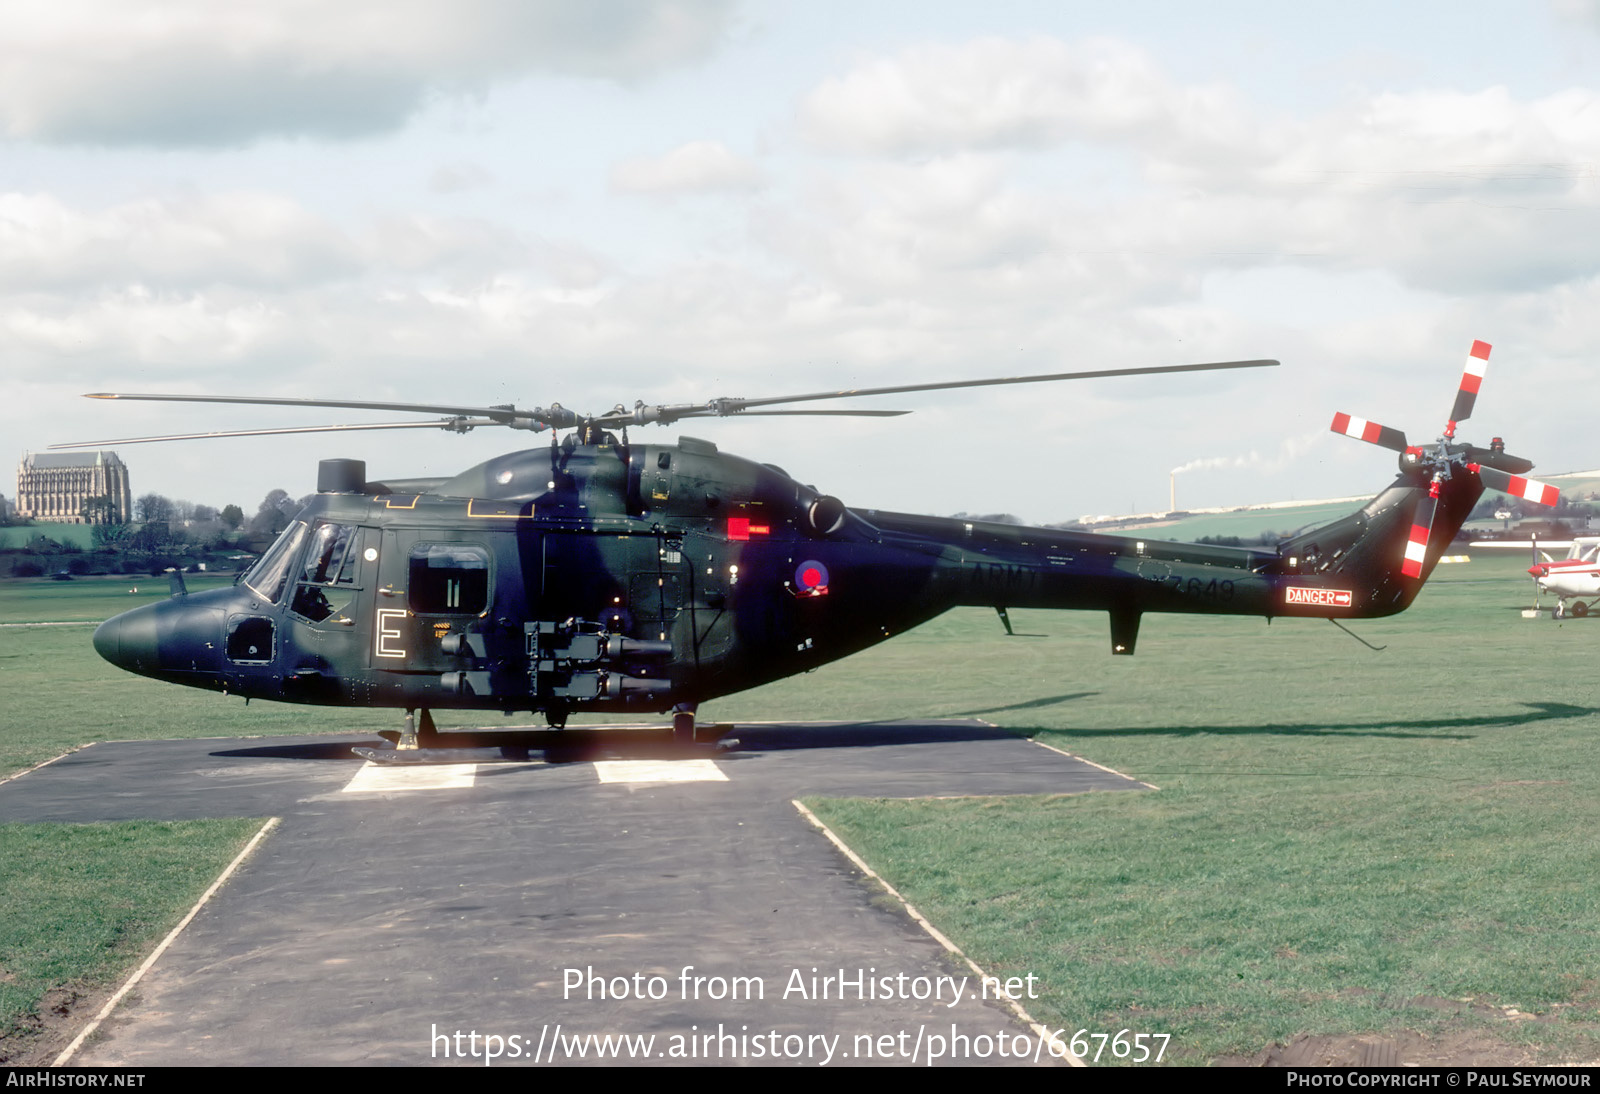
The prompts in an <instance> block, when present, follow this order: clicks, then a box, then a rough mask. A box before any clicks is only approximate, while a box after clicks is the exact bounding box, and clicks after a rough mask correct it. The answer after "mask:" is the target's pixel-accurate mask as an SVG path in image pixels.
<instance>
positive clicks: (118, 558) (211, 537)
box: [0, 490, 310, 577]
mask: <svg viewBox="0 0 1600 1094" xmlns="http://www.w3.org/2000/svg"><path fill="white" fill-rule="evenodd" d="M309 500H310V495H307V496H306V497H302V498H298V499H297V498H294V497H292V496H290V494H289V492H288V491H287V490H273V491H272V492H271V493H269V494H268V495H267V496H266V497H265V498H263V499H262V501H261V504H260V505H259V506H257V507H256V512H255V515H253V516H251V517H249V518H248V519H247V518H246V517H245V513H244V510H243V509H241V508H240V507H239V506H237V505H225V506H223V507H222V508H220V509H218V508H216V507H214V506H209V505H198V504H195V503H193V502H190V501H186V500H184V499H181V498H180V499H173V498H168V497H166V496H164V495H161V494H144V495H141V496H140V497H139V498H137V499H135V501H134V503H133V513H132V514H130V516H131V518H132V519H130V520H122V519H118V518H120V517H121V516H122V514H120V513H117V512H116V508H115V506H114V505H112V504H111V502H110V500H109V499H106V498H90V499H89V500H88V501H86V502H85V503H84V506H83V510H82V515H83V517H84V519H85V520H87V521H90V522H91V523H89V524H88V525H87V528H88V532H89V540H90V542H89V544H88V545H87V546H85V545H84V544H83V543H82V542H81V532H80V531H79V530H80V529H82V528H84V527H85V525H68V526H63V525H60V524H56V523H52V522H47V521H37V522H32V521H23V522H20V523H23V524H25V525H27V526H28V527H30V528H31V529H32V530H33V534H32V535H30V536H29V537H28V539H27V541H26V542H25V543H22V544H19V545H16V546H10V547H7V548H5V549H3V550H0V577H43V576H46V575H60V576H72V577H78V576H87V575H93V574H121V573H130V574H131V573H147V574H159V573H163V572H165V571H166V570H171V569H178V570H197V569H205V570H212V571H222V572H230V571H233V570H237V569H240V568H242V567H243V566H246V565H248V564H249V563H250V562H252V561H254V559H255V556H256V555H258V554H260V553H261V552H262V551H264V550H265V549H266V548H267V546H268V545H269V544H271V543H272V541H273V540H274V539H276V538H277V536H278V533H280V532H282V531H283V530H284V529H285V528H287V527H288V526H289V522H290V521H291V520H293V519H294V515H295V514H296V513H297V512H299V511H300V509H301V508H302V507H303V506H304V505H305V503H306V502H307V501H309ZM13 523H17V522H13ZM67 527H70V528H72V529H73V530H74V531H73V533H72V534H69V533H67V532H66V531H65V530H64V529H65V528H67Z"/></svg>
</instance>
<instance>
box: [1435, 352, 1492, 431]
mask: <svg viewBox="0 0 1600 1094" xmlns="http://www.w3.org/2000/svg"><path fill="white" fill-rule="evenodd" d="M1489 349H1490V347H1489V343H1487V342H1473V343H1472V349H1470V350H1468V351H1467V367H1466V369H1465V370H1464V371H1463V372H1462V373H1461V388H1460V390H1458V391H1457V392H1456V401H1455V405H1454V406H1452V407H1451V408H1450V421H1449V422H1448V423H1447V424H1446V425H1445V427H1444V435H1445V436H1446V437H1454V436H1455V435H1456V423H1458V422H1464V421H1466V420H1467V419H1468V418H1470V417H1472V404H1473V403H1475V402H1477V401H1478V388H1479V387H1480V386H1482V384H1483V374H1484V371H1485V370H1487V369H1488V367H1489Z"/></svg>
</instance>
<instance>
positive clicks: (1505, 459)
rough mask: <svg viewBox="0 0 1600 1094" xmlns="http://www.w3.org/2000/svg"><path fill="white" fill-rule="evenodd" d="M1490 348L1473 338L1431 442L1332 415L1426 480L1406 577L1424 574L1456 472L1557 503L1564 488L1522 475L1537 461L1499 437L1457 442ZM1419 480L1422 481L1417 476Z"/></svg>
mask: <svg viewBox="0 0 1600 1094" xmlns="http://www.w3.org/2000/svg"><path fill="white" fill-rule="evenodd" d="M1489 350H1490V346H1489V343H1487V342H1479V341H1475V342H1473V343H1472V348H1471V349H1470V350H1468V352H1467V362H1466V367H1465V369H1464V370H1463V371H1462V374H1461V384H1460V386H1459V387H1458V388H1457V390H1456V398H1455V402H1454V403H1453V404H1452V405H1451V407H1450V417H1449V419H1448V420H1447V421H1446V422H1445V426H1444V433H1443V435H1442V436H1441V437H1440V438H1439V439H1438V440H1437V441H1436V442H1435V443H1433V444H1430V445H1421V446H1418V445H1410V444H1407V443H1406V435H1405V434H1404V433H1403V432H1401V431H1400V430H1398V429H1393V428H1391V427H1389V426H1385V425H1379V424H1378V423H1377V422H1372V421H1368V420H1366V419H1365V418H1357V417H1354V416H1352V415H1349V414H1342V413H1341V414H1335V415H1334V416H1333V424H1332V426H1331V427H1330V428H1331V429H1332V431H1333V432H1335V433H1339V434H1342V435H1344V436H1346V437H1354V438H1355V439H1356V440H1359V441H1365V442H1367V443H1368V444H1375V445H1377V446H1378V447H1380V448H1387V449H1389V450H1390V451H1393V452H1399V453H1400V470H1401V472H1402V473H1403V474H1408V475H1416V476H1419V477H1420V478H1422V479H1424V480H1425V481H1426V482H1427V493H1425V494H1423V495H1422V496H1421V497H1420V498H1418V500H1417V504H1416V508H1415V509H1414V510H1413V512H1412V516H1411V530H1410V533H1409V535H1408V536H1407V538H1406V542H1405V546H1404V550H1403V556H1402V559H1401V564H1400V573H1401V575H1402V576H1404V577H1408V578H1415V579H1419V580H1420V579H1421V578H1422V577H1423V576H1424V571H1425V570H1426V568H1427V561H1428V557H1429V552H1430V548H1432V546H1433V526H1434V519H1435V517H1436V516H1437V515H1438V512H1439V499H1440V496H1441V494H1442V493H1443V492H1444V489H1445V486H1446V484H1447V483H1448V482H1449V481H1450V479H1451V478H1452V476H1454V475H1457V474H1470V475H1476V476H1477V477H1478V480H1479V481H1480V482H1481V483H1482V485H1483V486H1485V487H1488V488H1490V489H1494V490H1500V491H1503V492H1505V493H1507V494H1510V495H1512V496H1514V497H1517V498H1520V499H1522V500H1524V501H1532V502H1537V503H1538V504H1540V505H1555V504H1556V502H1557V501H1559V500H1560V496H1561V495H1560V492H1559V491H1557V490H1556V488H1555V487H1553V486H1550V485H1548V484H1547V483H1542V482H1539V481H1537V480H1535V479H1529V478H1525V477H1523V476H1522V474H1521V472H1524V471H1527V470H1529V469H1531V468H1532V467H1533V464H1532V463H1531V462H1529V461H1528V460H1524V459H1521V458H1520V457H1517V456H1511V455H1508V454H1507V453H1506V452H1505V448H1504V446H1503V444H1502V443H1501V442H1500V439H1499V438H1498V437H1496V438H1495V439H1494V441H1493V442H1492V443H1491V445H1490V447H1489V448H1479V447H1477V446H1475V445H1469V444H1458V443H1456V427H1457V426H1458V425H1460V423H1462V422H1464V421H1466V420H1467V419H1468V418H1470V417H1471V416H1472V409H1473V406H1474V404H1475V403H1476V402H1477V399H1478V389H1479V387H1480V386H1482V384H1483V377H1484V373H1485V371H1487V369H1488V365H1489ZM1417 485H1418V486H1421V485H1422V484H1421V483H1420V482H1419V483H1418V484H1417Z"/></svg>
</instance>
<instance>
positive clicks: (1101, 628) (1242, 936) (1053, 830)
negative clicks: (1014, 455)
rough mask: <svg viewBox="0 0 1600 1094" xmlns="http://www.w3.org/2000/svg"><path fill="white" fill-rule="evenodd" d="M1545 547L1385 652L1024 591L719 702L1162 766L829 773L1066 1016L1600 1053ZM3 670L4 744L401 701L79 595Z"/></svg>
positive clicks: (27, 639) (1568, 709) (16, 761)
mask: <svg viewBox="0 0 1600 1094" xmlns="http://www.w3.org/2000/svg"><path fill="white" fill-rule="evenodd" d="M1523 565H1525V564H1524V563H1522V562H1521V561H1520V560H1517V559H1488V560H1483V561H1475V562H1472V563H1470V564H1466V565H1458V566H1445V567H1441V568H1440V571H1439V573H1438V575H1436V577H1435V578H1434V580H1433V582H1432V583H1430V585H1429V587H1428V588H1427V589H1426V590H1425V591H1424V593H1423V594H1422V596H1421V598H1420V599H1419V601H1418V603H1417V605H1416V606H1415V607H1414V608H1413V609H1412V610H1411V611H1410V612H1408V613H1406V614H1404V615H1401V616H1398V617H1395V618H1394V619H1390V620H1377V621H1372V622H1364V623H1356V624H1354V625H1353V629H1354V630H1355V631H1356V632H1357V633H1359V634H1360V635H1361V636H1362V637H1364V638H1366V639H1368V640H1369V641H1372V642H1373V643H1375V644H1378V645H1387V649H1385V650H1383V651H1382V652H1375V651H1373V650H1370V649H1367V648H1365V647H1363V646H1361V645H1359V644H1358V643H1357V642H1355V641H1354V640H1352V639H1351V638H1350V637H1348V636H1347V635H1345V634H1342V633H1340V632H1339V631H1338V630H1337V629H1336V628H1334V627H1332V626H1330V625H1328V624H1326V623H1317V622H1314V621H1303V620H1302V621H1279V622H1277V623H1274V624H1273V625H1271V626H1270V627H1269V626H1267V625H1266V624H1264V623H1263V622H1262V621H1261V620H1248V619H1205V618H1199V617H1195V618H1189V617H1178V616H1165V617H1164V616H1149V617H1146V619H1145V624H1144V629H1143V631H1142V633H1141V635H1140V641H1139V653H1138V655H1137V656H1136V657H1132V658H1112V657H1111V656H1110V655H1109V652H1108V645H1109V642H1108V635H1107V628H1106V621H1105V619H1104V617H1103V616H1100V615H1095V614H1089V613H1075V614H1068V613H1044V612H1038V613H1025V612H1014V613H1012V619H1013V623H1014V625H1015V626H1016V628H1017V630H1018V631H1019V632H1031V633H1029V634H1028V636H1019V637H1016V638H1006V637H1004V636H1003V634H1002V632H1001V628H1000V625H999V623H998V621H997V620H996V619H995V617H994V615H993V613H992V612H983V611H976V610H974V611H961V612H955V613H951V614H949V615H947V616H945V617H943V618H941V619H938V620H935V621H934V622H932V623H930V624H928V625H926V626H924V627H922V628H919V629H918V630H916V631H914V632H912V633H910V634H907V635H903V636H900V637H898V638H896V639H895V640H894V641H892V642H889V643H887V644H885V645H883V646H880V647H878V648H877V649H875V650H872V651H869V652H867V653H866V654H863V655H860V656H858V657H855V658H852V659H849V660H847V661H844V662H841V663H839V664H836V665H832V666H827V667H825V668H823V669H821V670H819V671H817V672H815V673H812V674H808V675H805V676H801V677H796V678H794V679H791V680H787V681H783V682H781V683H779V684H776V685H772V686H770V687H767V688H763V689H760V690H758V691H753V692H749V693H746V694H744V695H740V696H735V697H732V698H730V699H727V700H722V701H719V702H717V703H714V704H710V705H708V706H707V707H706V708H705V709H704V710H703V712H702V713H703V716H704V717H705V718H706V719H716V720H736V719H741V718H751V719H754V718H763V719H771V718H785V717H794V718H848V719H872V718H902V717H924V716H929V717H931V716H942V717H951V716H975V717H983V718H987V719H989V720H991V721H994V722H997V723H999V724H1001V725H1004V726H1007V727H1010V728H1013V729H1015V730H1016V731H1018V732H1020V733H1026V734H1030V735H1033V736H1035V737H1036V738H1037V739H1039V740H1041V741H1046V742H1049V743H1051V744H1053V745H1056V746H1058V747H1061V748H1065V749H1067V750H1070V751H1073V752H1075V753H1078V754H1080V755H1083V756H1085V757H1087V758H1089V759H1092V760H1094V761H1096V762H1098V763H1101V764H1105V765H1107V766H1109V767H1113V768H1115V769H1118V770H1120V771H1124V772H1126V773H1128V774H1131V775H1134V776H1135V777H1137V778H1140V779H1144V780H1147V781H1149V782H1151V783H1154V784H1155V785H1157V786H1158V787H1160V789H1159V790H1158V791H1156V792H1152V793H1119V794H1098V795H1087V796H1082V797H1054V798H1023V799H1004V800H1001V799H974V800H959V801H839V800H833V801H816V802H812V803H810V804H811V805H812V807H813V808H814V809H815V810H816V811H817V812H818V813H819V815H821V816H822V817H823V818H824V819H825V820H826V821H827V822H828V823H829V824H830V825H832V826H834V827H835V829H836V830H837V831H839V833H840V834H841V835H842V836H843V837H844V838H845V840H846V841H847V842H849V843H850V844H851V846H853V847H854V848H856V850H857V851H858V852H860V853H861V854H862V855H863V857H865V858H866V859H867V861H869V862H870V863H872V865H873V866H874V868H875V869H877V870H878V871H879V872H881V873H882V874H883V875H884V876H885V877H886V878H887V879H888V880H889V881H890V882H891V883H893V884H894V885H895V886H896V887H897V888H899V889H900V890H901V892H903V893H904V894H905V895H906V896H907V898H908V899H910V900H911V901H912V902H913V903H914V904H916V905H917V906H918V908H919V909H920V910H921V911H922V912H923V913H924V914H925V915H927V916H928V917H929V918H930V919H932V920H933V921H934V922H935V923H936V924H938V925H939V927H940V928H941V929H942V930H944V931H945V932H946V933H947V934H949V935H950V936H951V937H952V938H954V939H955V940H956V941H957V943H958V944H960V945H961V946H962V947H963V948H964V949H966V950H967V952H968V953H969V954H971V955H972V956H973V958H974V959H975V960H977V961H978V962H979V963H980V964H981V965H984V966H985V967H986V968H989V969H991V970H994V971H998V972H1001V973H1003V974H1006V975H1024V974H1027V973H1033V974H1035V975H1036V976H1038V978H1039V982H1040V983H1041V984H1042V985H1043V989H1044V990H1043V992H1042V997H1041V998H1040V999H1038V1000H1036V1001H1032V1002H1030V1003H1029V1007H1030V1009H1031V1010H1032V1011H1033V1013H1034V1014H1035V1016H1036V1017H1038V1018H1040V1019H1041V1020H1043V1021H1045V1022H1046V1023H1047V1024H1049V1025H1050V1026H1051V1027H1052V1028H1058V1027H1059V1028H1065V1029H1066V1030H1067V1031H1068V1034H1069V1035H1070V1034H1071V1033H1072V1032H1074V1031H1076V1030H1079V1029H1088V1030H1089V1031H1090V1032H1094V1031H1104V1032H1109V1033H1115V1032H1117V1031H1118V1030H1123V1029H1129V1030H1132V1031H1133V1032H1152V1033H1168V1034H1170V1035H1171V1037H1172V1041H1171V1048H1170V1051H1169V1055H1168V1059H1169V1060H1175V1061H1177V1062H1191V1063H1195V1062H1205V1061H1207V1060H1211V1059H1215V1058H1218V1057H1231V1056H1244V1057H1249V1056H1253V1055H1255V1054H1256V1053H1258V1052H1259V1051H1261V1050H1262V1049H1263V1048H1265V1047H1266V1046H1268V1045H1270V1044H1273V1043H1285V1042H1287V1041H1288V1040H1289V1039H1290V1038H1292V1037H1293V1036H1295V1035H1296V1034H1299V1033H1313V1034H1332V1035H1360V1034H1366V1033H1377V1034H1391V1035H1392V1034H1397V1033H1400V1032H1402V1031H1416V1032H1418V1033H1421V1034H1423V1035H1426V1036H1427V1037H1429V1038H1431V1039H1433V1040H1435V1041H1437V1042H1440V1043H1445V1042H1449V1041H1451V1039H1456V1040H1458V1041H1460V1040H1464V1041H1466V1042H1469V1043H1471V1044H1472V1045H1474V1046H1477V1047H1478V1049H1480V1050H1482V1051H1486V1052H1491V1053H1498V1054H1499V1058H1501V1059H1504V1060H1507V1061H1509V1060H1511V1059H1513V1058H1516V1057H1519V1056H1527V1057H1529V1058H1536V1059H1541V1060H1546V1061H1552V1060H1574V1059H1584V1060H1593V1059H1597V1058H1600V956H1597V954H1600V880H1597V879H1600V869H1597V866H1600V840H1597V839H1596V838H1595V833H1596V831H1597V830H1600V770H1597V763H1596V760H1595V758H1594V743H1595V741H1594V739H1595V737H1596V735H1597V733H1600V695H1597V688H1596V683H1595V680H1596V673H1595V668H1594V666H1595V663H1596V656H1595V655H1596V652H1597V649H1600V619H1596V618H1591V619H1585V620H1569V621H1567V622H1565V623H1561V624H1558V623H1555V622H1553V621H1551V620H1549V619H1548V618H1546V619H1543V620H1525V619H1522V618H1521V617H1520V615H1519V611H1518V609H1521V608H1524V607H1526V606H1527V605H1528V603H1529V601H1530V599H1531V595H1532V588H1531V582H1530V581H1529V580H1528V578H1527V577H1526V575H1525V574H1524V573H1523ZM90 586H91V583H71V582H63V583H49V582H42V583H37V584H33V585H28V586H24V585H23V584H21V583H14V584H13V585H12V586H11V587H10V588H8V589H6V590H5V591H0V620H5V621H11V622H16V621H19V620H21V619H23V618H26V617H29V616H32V617H33V618H53V619H61V618H72V617H73V613H81V614H82V615H84V616H87V617H89V618H95V617H97V614H104V613H105V612H106V611H108V610H109V609H108V608H107V607H106V605H108V604H109V605H112V606H114V607H118V608H120V607H122V606H125V605H128V604H131V602H132V601H133V600H134V599H136V598H134V597H132V596H130V595H129V594H128V593H127V590H126V586H125V585H124V586H123V587H122V588H121V589H120V591H118V589H117V588H115V587H114V586H110V585H107V586H103V587H101V588H100V590H99V591H98V593H97V592H96V590H95V589H93V588H92V587H90ZM164 591H165V589H164V586H161V587H160V588H158V590H157V593H158V595H160V594H162V593H164ZM96 596H99V597H100V598H101V599H100V600H98V601H97V600H96ZM0 671H4V673H5V677H6V679H7V681H8V687H7V705H8V707H9V712H8V717H7V729H6V731H5V733H4V738H5V739H4V740H3V741H0V771H5V770H15V769H16V768H17V767H20V766H24V765H26V764H29V763H33V762H37V761H38V760H40V759H44V758H47V757H48V756H49V755H54V754H57V753H59V752H61V751H63V750H64V749H66V748H69V747H71V746H73V745H75V744H77V743H80V742H82V741H85V740H93V739H106V738H125V737H135V736H195V735H215V734H230V735H231V734H259V733H290V732H327V731H333V730H342V729H371V728H388V727H392V726H393V725H394V723H395V715H394V713H393V712H382V711H379V712H362V711H341V710H330V709H323V708H298V707H284V706H275V705H273V704H268V703H257V704H252V705H251V706H250V707H248V708H246V707H245V706H244V705H243V703H242V702H240V701H239V700H237V699H226V698H223V697H220V696H217V695H214V694H210V693H203V692H198V691H186V690H184V689H181V688H174V687H171V686H168V685H163V684H158V683H155V682H153V681H148V680H144V679H142V678H139V677H134V676H130V675H127V674H125V673H121V672H118V671H117V670H114V669H112V668H111V667H110V666H109V665H106V664H104V663H103V662H101V661H100V660H99V658H98V657H96V656H95V655H94V652H93V650H92V648H91V647H90V645H89V628H88V627H76V626H61V627H25V628H17V627H7V628H0ZM841 762H848V758H847V757H846V758H845V759H844V760H842V761H841ZM9 838H12V837H10V836H7V835H4V834H3V833H0V840H4V839H9ZM0 857H3V855H0ZM6 961H7V958H6V957H5V956H4V954H3V951H0V965H3V964H5V963H6Z"/></svg>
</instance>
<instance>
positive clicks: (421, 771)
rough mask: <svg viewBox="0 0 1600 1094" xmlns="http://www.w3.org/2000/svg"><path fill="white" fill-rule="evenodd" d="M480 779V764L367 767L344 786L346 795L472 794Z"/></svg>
mask: <svg viewBox="0 0 1600 1094" xmlns="http://www.w3.org/2000/svg"><path fill="white" fill-rule="evenodd" d="M477 776H478V765H477V764H418V765H417V766H416V767H393V766H391V765H389V764H375V763H365V764H362V765H361V770H360V771H357V772H356V776H355V778H353V779H351V780H350V781H349V782H347V783H345V784H344V790H343V791H342V793H345V794H376V793H395V792H398V791H404V790H470V789H471V788H472V785H473V782H474V780H476V778H477Z"/></svg>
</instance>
